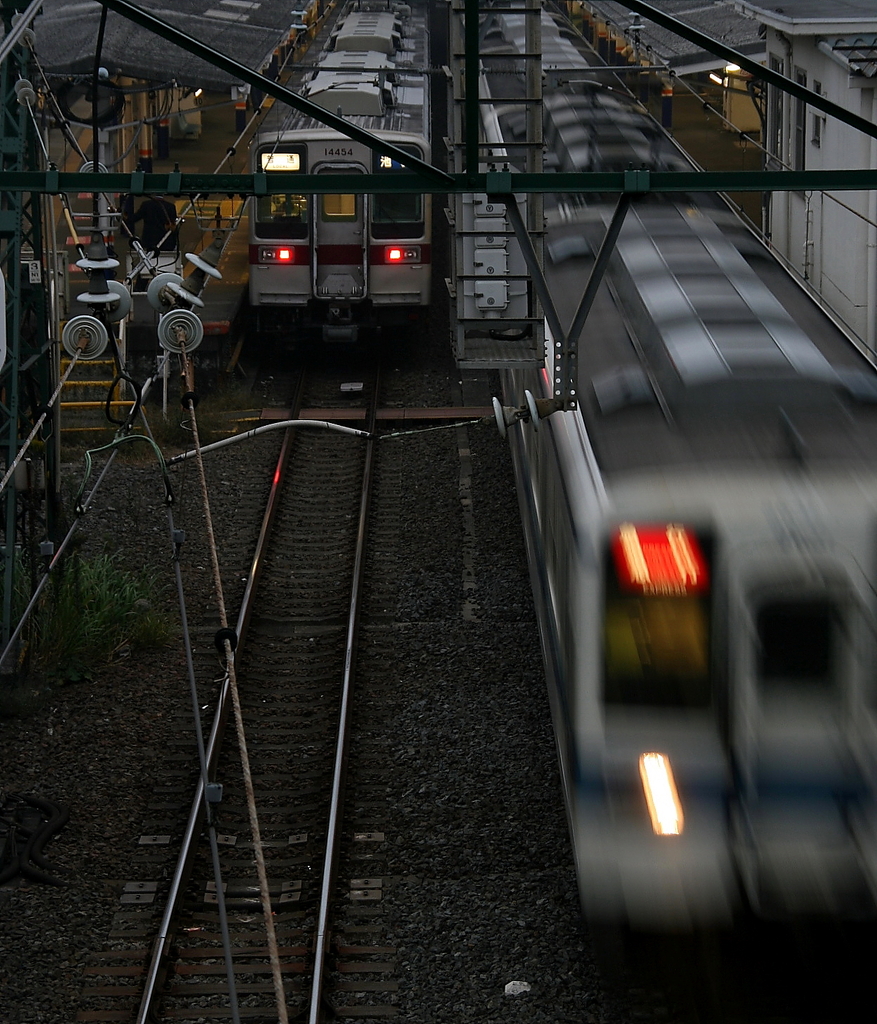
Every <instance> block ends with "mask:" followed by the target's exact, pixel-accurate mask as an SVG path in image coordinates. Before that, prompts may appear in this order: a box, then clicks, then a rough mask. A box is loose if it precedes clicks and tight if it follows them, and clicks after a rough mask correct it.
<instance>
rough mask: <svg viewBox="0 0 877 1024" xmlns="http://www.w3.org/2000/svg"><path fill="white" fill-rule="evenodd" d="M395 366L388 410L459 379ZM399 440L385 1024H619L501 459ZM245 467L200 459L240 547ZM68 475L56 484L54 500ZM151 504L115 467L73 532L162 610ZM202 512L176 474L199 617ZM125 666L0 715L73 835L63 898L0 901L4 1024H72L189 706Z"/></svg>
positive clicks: (427, 400) (130, 655)
mask: <svg viewBox="0 0 877 1024" xmlns="http://www.w3.org/2000/svg"><path fill="white" fill-rule="evenodd" d="M397 362H398V366H397V367H395V368H391V370H390V371H389V372H388V382H387V387H388V389H389V390H390V393H391V395H392V396H393V397H394V398H395V397H396V396H397V395H398V400H399V401H404V402H406V403H409V404H424V405H428V404H432V405H447V404H451V402H452V401H453V398H454V393H455V390H456V389H457V388H458V381H457V380H455V379H454V373H453V371H451V373H450V374H449V375H448V374H445V375H442V374H437V373H435V372H434V371H429V372H423V371H421V369H420V368H419V367H417V366H411V365H406V364H405V363H404V361H403V360H402V358H400V359H399V360H398V361H397ZM489 383H491V382H488V384H489ZM492 383H493V384H494V386H495V387H498V384H496V382H492ZM264 443H265V444H266V445H267V444H268V443H269V442H264ZM388 443H389V442H388ZM397 444H398V447H397V448H396V450H395V451H394V452H393V453H392V455H388V456H387V457H388V458H389V459H392V460H393V461H394V465H395V466H396V469H397V471H398V472H399V474H400V479H401V481H402V486H401V489H400V508H399V530H400V544H401V550H402V551H403V552H404V555H405V557H404V560H402V564H401V565H400V570H399V579H398V588H397V590H396V594H395V607H393V608H392V616H393V623H394V632H395V647H394V654H395V659H396V661H397V663H399V664H400V665H402V664H405V665H407V666H408V670H406V674H405V678H406V680H408V682H407V684H406V685H407V692H406V693H405V694H404V699H401V700H400V701H399V702H398V720H395V719H394V722H395V725H394V728H395V729H396V736H395V743H394V747H393V751H392V761H393V767H394V768H396V769H398V770H397V771H394V772H393V773H392V782H391V786H392V794H391V799H392V800H393V801H394V803H395V805H396V807H397V809H398V815H399V820H400V823H401V825H404V827H400V829H399V833H398V836H397V837H393V838H392V840H391V842H392V846H391V855H390V857H389V863H390V870H391V872H392V874H393V885H392V886H391V887H389V892H390V894H391V895H390V896H389V898H388V899H389V902H388V904H387V905H386V906H385V907H384V908H383V913H384V915H385V917H384V920H385V921H386V922H387V938H388V941H392V942H393V944H394V945H395V948H396V949H397V954H396V956H397V963H398V965H399V967H400V971H399V974H400V976H401V977H402V978H403V982H402V985H401V989H400V992H399V995H398V1007H399V1015H398V1017H397V1018H395V1019H397V1020H399V1021H405V1022H412V1024H414V1022H417V1024H461V1022H463V1021H478V1022H479V1024H508V1022H528V1024H530V1022H532V1024H536V1022H545V1024H562V1022H567V1021H568V1022H576V1024H587V1022H606V1024H614V1022H616V1021H621V1020H622V1019H623V1010H622V1008H619V1007H618V1006H616V1005H614V1004H613V1002H612V1001H611V1000H610V999H609V998H608V997H607V996H605V995H604V994H603V993H602V991H601V986H600V980H599V977H598V975H597V972H596V969H595V967H594V965H593V960H592V956H591V952H590V948H589V940H588V935H587V932H586V930H585V929H584V927H583V925H582V923H581V919H580V915H579V907H578V897H577V891H576V880H575V873H574V868H573V861H572V854H571V850H570V843H569V838H568V834H567V828H566V821H565V815H564V809H563V802H562V796H561V784H560V779H559V776H558V768H557V762H556V758H555V749H554V740H553V733H552V727H551V721H550V714H549V707H548V699H547V694H546V690H545V683H544V679H543V673H542V665H541V656H540V649H539V639H538V631H537V626H536V622H535V619H534V612H533V605H532V601H531V597H530V587H529V579H528V573H527V566H526V560H525V553H524V547H523V542H522V536H521V528H520V523H519V520H518V511H517V498H516V494H515V488H514V482H513V477H512V472H511V463H510V458H509V454H508V450H507V447H506V442H505V441H503V440H502V439H501V438H500V436H499V434H498V432H497V431H496V429H495V427H493V426H492V425H491V424H485V423H473V424H470V425H468V426H466V427H464V428H452V429H448V430H443V431H432V432H428V433H424V434H422V435H420V436H417V437H413V438H411V439H410V440H400V441H399V442H397ZM259 451H260V450H259V449H257V448H255V449H254V448H252V447H250V448H247V447H244V446H241V445H239V446H231V447H229V448H228V449H225V450H224V452H223V453H222V454H221V455H217V456H215V457H214V459H213V460H211V461H210V462H209V463H208V465H209V477H210V481H211V488H212V490H213V495H212V514H213V518H214V529H215V531H216V533H217V535H218V536H220V537H221V536H222V535H223V533H224V531H232V530H236V529H238V528H239V522H238V520H237V516H238V514H239V513H238V510H239V508H240V505H241V501H242V495H241V493H240V490H241V488H242V487H246V486H247V485H246V481H247V480H248V477H247V476H246V473H247V471H248V469H249V468H250V467H251V466H252V464H253V462H254V459H255V458H256V457H257V456H256V454H254V452H255V453H258V452H259ZM258 457H259V458H264V457H265V456H264V455H263V454H259V455H258ZM461 467H462V469H461ZM81 471H82V470H81V464H76V463H71V464H69V465H67V466H65V476H66V477H67V479H68V480H69V485H68V487H67V490H68V491H71V492H72V491H75V489H76V486H77V485H78V479H79V474H80V473H81ZM162 499H163V492H162V489H161V486H160V482H159V480H158V479H157V477H156V470H155V467H154V466H152V465H145V464H142V463H130V462H129V463H122V464H120V465H119V466H118V467H114V468H113V470H112V471H111V473H109V474H108V475H107V478H106V480H105V482H104V484H103V485H102V487H101V489H100V492H99V494H98V496H97V497H96V499H95V501H94V503H93V505H92V507H91V509H90V510H89V512H88V513H87V514H86V516H85V517H84V519H83V521H82V525H81V527H80V531H79V535H80V537H81V541H82V549H83V552H85V553H88V552H94V551H100V550H103V549H105V548H106V547H107V546H110V547H111V548H112V549H113V550H117V551H119V552H120V553H121V554H122V556H123V557H124V559H125V560H126V562H128V563H129V564H131V565H133V566H139V565H150V566H154V567H155V568H156V570H157V571H158V572H159V573H160V574H164V577H165V580H166V584H167V586H168V600H169V602H171V604H172V601H171V599H172V598H173V592H172V586H171V584H172V573H171V558H170V555H171V546H170V539H169V534H168V524H167V515H166V510H165V508H164V505H163V501H162ZM199 502H200V496H199V495H198V494H197V488H196V485H195V481H194V479H190V480H189V481H188V482H187V484H186V490H185V494H184V495H183V496H182V497H181V500H180V502H179V505H178V507H177V509H176V512H175V514H176V515H177V517H178V525H180V526H182V527H183V528H185V529H186V531H187V540H186V544H185V550H184V564H183V574H184V579H185V581H186V588H187V592H188V593H189V594H190V595H193V594H194V595H200V597H197V598H196V599H197V600H202V601H205V602H208V601H211V600H213V597H212V588H211V580H210V572H209V561H208V558H207V552H206V548H205V546H204V542H203V517H202V513H201V511H200V504H199ZM226 568H227V569H229V567H226ZM245 569H246V567H243V566H242V567H240V576H241V577H242V576H243V575H244V574H245ZM230 572H231V574H232V575H234V572H235V570H234V567H231V569H230ZM191 599H192V598H191V597H190V600H191ZM233 611H236V607H235V608H234V609H233ZM118 653H119V657H117V658H116V659H114V660H113V661H111V662H110V663H108V664H107V665H104V666H101V667H99V669H98V670H96V671H95V672H94V673H93V676H92V678H90V679H86V680H83V681H81V682H79V683H76V684H70V685H65V686H55V687H48V686H44V685H40V684H39V683H33V684H28V686H26V687H18V688H17V689H16V691H15V693H14V694H13V695H12V696H13V698H14V699H12V700H10V699H9V695H8V694H7V699H5V700H4V705H3V706H4V708H5V713H3V714H2V715H0V749H2V766H3V771H2V778H0V788H2V790H3V791H5V792H20V793H25V794H36V795H39V796H40V797H43V798H46V799H48V800H51V801H53V802H55V803H58V804H62V805H64V806H66V807H67V808H68V809H69V812H70V819H69V822H68V823H67V825H66V826H65V827H64V828H63V829H62V830H61V831H60V832H59V833H58V834H57V835H56V836H55V837H53V839H52V840H51V842H50V843H49V844H48V845H47V847H46V851H45V854H46V857H47V858H48V859H49V860H50V862H51V863H52V865H53V867H54V868H55V869H56V872H57V874H58V876H59V878H61V879H62V880H63V881H64V883H65V884H63V885H61V886H51V885H46V884H38V883H35V882H33V881H29V880H27V879H21V878H18V879H15V880H14V881H13V882H11V883H10V884H8V885H5V886H3V887H2V888H0V964H2V968H0V1021H2V1024H74V1022H75V1021H76V1019H77V1010H78V1005H79V998H80V993H81V992H82V990H83V988H84V986H86V985H87V984H88V976H87V973H86V970H87V968H88V965H89V962H90V957H91V956H92V955H93V954H95V953H96V952H99V951H100V950H102V949H105V948H107V943H108V934H109V930H110V926H111V922H112V917H113V914H114V912H115V911H116V910H117V909H118V901H119V888H118V886H119V882H120V881H124V879H125V876H126V872H127V871H128V870H129V864H130V858H131V851H132V849H133V847H134V845H135V844H136V843H137V841H138V838H139V836H140V835H141V833H142V830H143V829H142V822H143V820H144V816H145V808H146V803H147V800H148V795H149V792H150V789H151V787H152V784H153V782H154V780H156V779H157V778H160V777H161V773H162V759H163V745H164V741H165V738H166V735H167V730H168V728H169V724H170V722H171V721H172V720H173V719H174V718H175V716H178V715H179V713H180V711H181V708H186V707H188V700H189V697H188V692H187V682H186V680H187V677H186V672H185V659H184V654H183V648H182V645H181V644H180V643H177V642H174V643H172V644H170V645H169V646H167V647H162V648H159V649H156V650H150V651H146V652H129V651H120V652H118ZM412 669H414V671H412ZM412 680H413V681H412ZM11 712H14V713H11Z"/></svg>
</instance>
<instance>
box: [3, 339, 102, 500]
mask: <svg viewBox="0 0 877 1024" xmlns="http://www.w3.org/2000/svg"><path fill="white" fill-rule="evenodd" d="M87 344H88V340H87V339H84V340H83V341H82V342H81V343H80V344H79V346H78V347H77V350H76V352H74V353H73V356H72V358H71V360H70V365H69V366H68V367H67V369H66V370H65V371H64V375H63V376H62V377H61V379H60V380H59V381H58V386H57V387H56V388H55V391H54V394H53V395H52V397H51V398H50V399H49V400H48V402H46V408H45V409H44V410H43V412H42V413H41V414H40V417H39V419H38V420H37V421H36V423H34V425H33V429H32V430H31V432H30V433H29V434H28V436H27V437H26V438H25V440H24V442H23V443H22V446H21V450H20V451H19V453H18V454H17V455H16V456H15V458H14V459H13V460H12V464H11V465H10V466H9V469H7V470H6V473H5V474H4V476H3V479H2V480H0V492H2V491H3V489H4V488H5V487H6V485H7V484H8V483H9V481H10V479H11V478H12V474H13V473H14V472H15V467H16V466H17V465H18V464H19V463H20V462H21V460H22V459H23V458H24V456H25V453H26V452H27V450H28V448H29V447H30V446H31V443H32V442H33V439H34V438H35V437H36V435H37V432H38V431H39V429H40V427H41V426H42V425H43V423H45V421H46V417H47V416H48V415H49V410H50V409H51V408H52V406H53V405H54V404H55V401H56V400H57V398H58V395H60V393H61V389H62V388H63V387H64V385H65V384H66V383H67V380H68V379H69V377H70V374H71V373H72V372H73V370H74V368H75V367H76V361H77V360H78V359H79V357H80V355H81V354H82V351H83V349H84V348H85V346H86V345H87Z"/></svg>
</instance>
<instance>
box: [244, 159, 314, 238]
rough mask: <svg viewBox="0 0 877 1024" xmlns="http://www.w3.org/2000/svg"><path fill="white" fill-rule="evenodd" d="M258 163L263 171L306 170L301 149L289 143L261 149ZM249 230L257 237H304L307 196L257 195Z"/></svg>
mask: <svg viewBox="0 0 877 1024" xmlns="http://www.w3.org/2000/svg"><path fill="white" fill-rule="evenodd" d="M259 166H260V167H261V169H262V170H263V171H264V172H265V173H266V174H272V173H274V174H276V173H278V172H285V173H287V174H302V173H304V171H305V170H306V163H305V151H304V148H303V147H301V146H290V147H285V148H283V147H280V148H273V149H272V150H270V151H269V152H262V153H260V154H259ZM253 230H254V233H255V234H256V236H257V237H258V238H266V239H269V238H270V239H278V238H279V239H287V238H290V239H291V238H307V237H308V197H307V196H306V195H298V194H295V193H291V194H288V195H271V196H259V197H257V198H256V200H255V217H254V223H253Z"/></svg>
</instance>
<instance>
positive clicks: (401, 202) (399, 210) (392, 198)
mask: <svg viewBox="0 0 877 1024" xmlns="http://www.w3.org/2000/svg"><path fill="white" fill-rule="evenodd" d="M397 229H398V230H397ZM406 229H407V230H406ZM372 234H373V235H374V237H375V238H417V237H419V236H420V235H422V234H423V197H422V196H418V195H401V194H399V193H393V194H378V195H375V196H373V197H372Z"/></svg>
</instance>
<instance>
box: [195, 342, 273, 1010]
mask: <svg viewBox="0 0 877 1024" xmlns="http://www.w3.org/2000/svg"><path fill="white" fill-rule="evenodd" d="M181 359H182V364H183V378H184V382H185V386H186V394H185V397H184V402H185V406H186V408H187V409H188V412H189V416H190V419H191V423H192V434H193V437H194V440H195V452H196V459H197V463H198V474H199V478H200V481H201V497H202V501H203V504H204V516H205V520H206V525H207V540H208V545H209V547H210V561H211V564H212V567H213V583H214V587H215V589H216V601H217V605H218V607H219V621H220V624H221V626H222V631H223V632H224V633H226V634H228V632H229V626H228V616H227V615H226V610H225V598H224V596H223V590H222V576H221V574H220V570H219V555H218V552H217V548H216V536H215V534H214V531H213V518H212V515H211V512H210V496H209V493H208V489H207V477H206V474H205V473H204V462H203V460H202V458H201V440H200V437H199V435H198V421H197V418H196V416H195V405H196V401H195V397H194V391H193V388H192V365H191V362H190V361H189V358H188V356H187V355H186V348H185V344H183V345H182V346H181ZM222 645H223V648H224V652H225V662H226V672H227V674H228V688H229V692H230V693H231V699H232V706H233V708H234V717H235V728H236V730H237V740H238V748H239V750H240V756H241V769H242V772H243V779H244V788H245V790H246V794H247V811H248V814H249V817H250V830H251V833H252V836H253V853H254V854H255V859H256V873H257V874H258V876H259V894H260V897H261V902H262V912H263V915H264V918H265V932H266V937H267V940H268V956H269V959H270V961H271V976H272V979H273V981H274V992H275V996H276V1001H277V1014H278V1024H289V1016H288V1014H287V1009H286V993H285V992H284V990H283V978H282V975H281V970H280V956H279V953H278V948H277V933H276V931H275V929H274V915H273V912H272V909H271V893H270V892H269V889H268V872H267V869H266V867H265V853H264V850H263V849H262V836H261V830H260V828H259V818H258V814H257V812H256V796H255V792H254V789H253V778H252V773H251V771H250V757H249V753H248V751H247V741H246V734H245V732H244V721H243V713H242V711H241V702H240V694H239V693H238V686H237V675H236V673H235V665H234V652H233V648H232V644H231V640H230V639H229V636H228V635H226V636H225V637H224V638H223V640H222Z"/></svg>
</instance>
